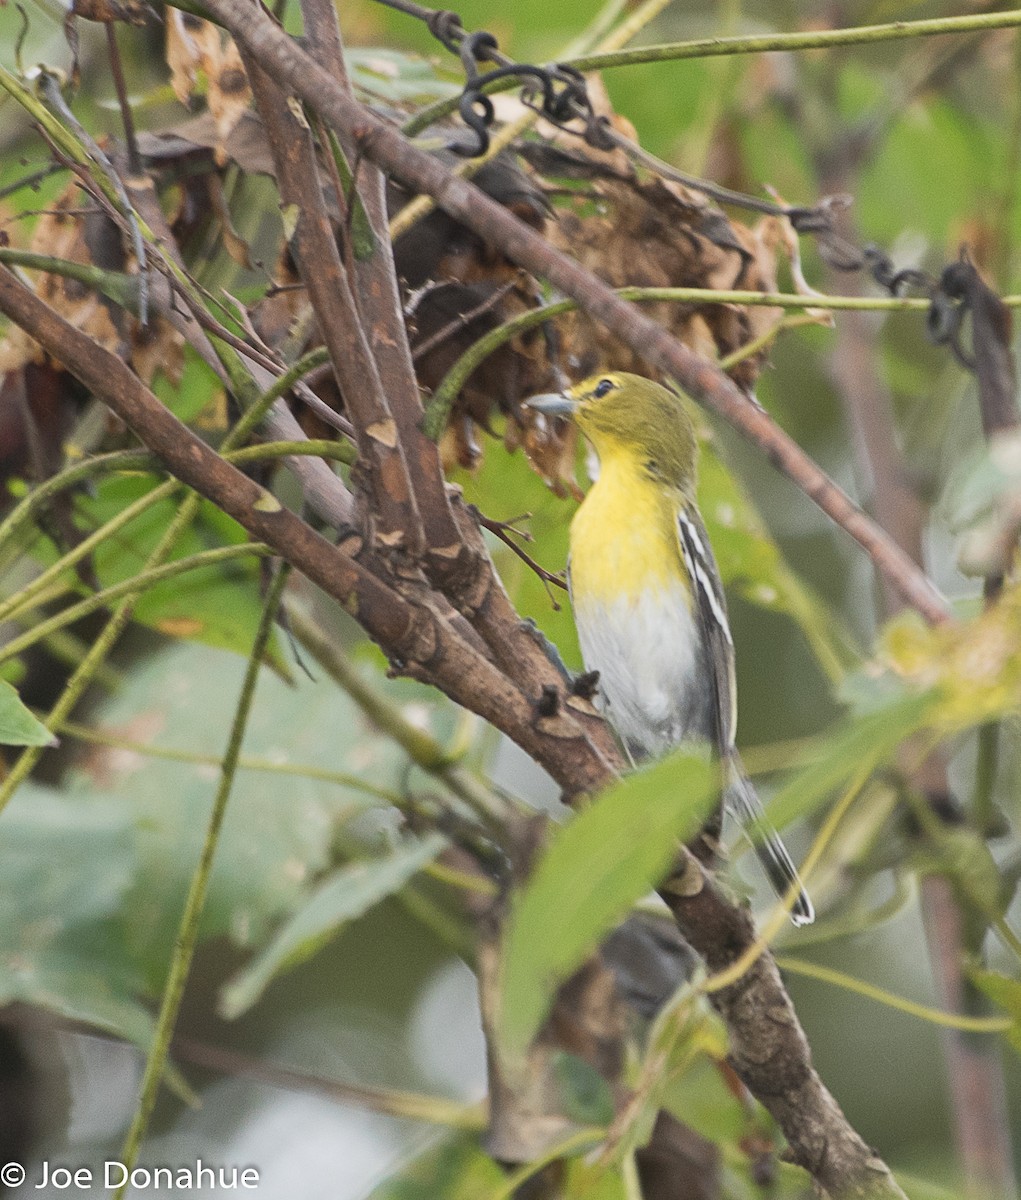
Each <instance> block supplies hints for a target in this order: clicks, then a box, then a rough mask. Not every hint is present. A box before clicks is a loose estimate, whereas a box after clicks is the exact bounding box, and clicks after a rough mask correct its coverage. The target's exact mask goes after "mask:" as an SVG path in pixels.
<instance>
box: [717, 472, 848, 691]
mask: <svg viewBox="0 0 1021 1200" xmlns="http://www.w3.org/2000/svg"><path fill="white" fill-rule="evenodd" d="M698 503H699V509H700V510H701V512H702V516H703V518H704V520H705V523H706V529H707V531H708V533H709V540H710V542H711V543H712V547H713V552H714V554H715V556H716V562H717V565H718V566H719V568H720V578H721V579H722V581H723V583H724V584H725V585H726V586H727V587H736V588H737V589H738V590H739V591H740V593H741V595H742V596H743V597H744V598H745V599H746V600H748V601H750V602H751V603H752V604H755V605H758V607H759V608H764V609H767V610H768V611H770V612H780V613H784V614H785V615H786V616H788V617H790V618H791V620H793V621H794V622H795V623H796V624H797V625H798V626H799V627H800V629H801V631H802V632H803V633H804V635H805V637H806V638H807V639H808V642H809V645H810V646H811V647H812V649H813V651H814V652H815V655H816V658H818V660H819V663H820V665H821V666H822V667H823V669H824V670H825V672H826V674H827V675H828V676H829V678H830V679H832V680H836V679H839V678H841V676H842V675H843V673H844V671H845V669H846V667H847V665H848V663H849V662H850V661H851V660H852V653H851V646H852V642H851V637H850V634H849V633H848V632H847V630H846V629H843V628H842V627H841V622H840V619H839V618H838V616H837V615H836V614H835V613H834V612H833V610H832V609H831V608H830V606H829V605H828V604H826V603H825V602H824V601H823V600H822V598H821V597H820V596H818V595H817V594H816V593H815V592H814V591H812V589H811V588H809V587H808V586H807V585H806V584H804V583H802V582H801V580H800V579H799V578H798V577H797V576H796V575H795V574H794V572H793V571H792V570H791V569H790V568H789V567H788V566H787V563H786V562H785V561H784V558H783V555H782V554H781V553H780V550H779V547H778V546H777V544H776V542H775V541H774V540H773V539H772V537H771V536H770V534H769V532H768V530H767V529H766V527H765V525H764V524H763V521H762V518H761V517H760V516H759V514H758V512H757V511H756V509H755V506H754V504H753V503H752V502H751V500H750V499H749V497H748V496H747V494H746V493H745V491H744V488H743V487H742V486H741V484H740V482H739V481H738V480H737V479H736V478H735V476H734V475H733V473H732V472H731V471H730V470H729V469H728V467H727V466H726V465H725V464H724V463H723V462H722V461H721V459H720V457H719V455H718V454H716V453H713V452H712V451H710V452H709V453H705V452H703V454H702V456H701V461H700V464H699V484H698Z"/></svg>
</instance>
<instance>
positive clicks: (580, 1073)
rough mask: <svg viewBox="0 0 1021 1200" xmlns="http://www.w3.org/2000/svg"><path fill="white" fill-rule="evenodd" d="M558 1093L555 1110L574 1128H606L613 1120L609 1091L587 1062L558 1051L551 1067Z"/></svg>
mask: <svg viewBox="0 0 1021 1200" xmlns="http://www.w3.org/2000/svg"><path fill="white" fill-rule="evenodd" d="M551 1069H552V1075H553V1078H554V1080H555V1081H556V1083H557V1086H558V1089H559V1092H560V1103H559V1105H558V1111H559V1112H561V1113H562V1114H563V1115H564V1116H565V1117H567V1118H568V1119H569V1120H571V1121H574V1122H575V1123H576V1124H578V1125H609V1124H610V1122H611V1121H612V1120H613V1115H614V1110H613V1091H612V1089H611V1087H610V1085H609V1083H607V1081H606V1080H605V1079H604V1078H603V1076H602V1075H600V1074H599V1072H598V1071H597V1070H596V1068H595V1067H594V1066H592V1064H591V1063H587V1062H586V1061H585V1060H584V1059H583V1058H579V1057H578V1056H577V1055H576V1054H568V1053H567V1051H559V1052H558V1053H557V1054H556V1055H554V1058H553V1062H552V1064H551Z"/></svg>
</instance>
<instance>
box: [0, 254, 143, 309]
mask: <svg viewBox="0 0 1021 1200" xmlns="http://www.w3.org/2000/svg"><path fill="white" fill-rule="evenodd" d="M0 263H3V264H4V265H5V266H8V267H24V268H25V269H26V270H28V271H46V272H48V273H49V274H50V275H60V276H63V278H65V279H74V280H77V282H78V283H80V284H83V285H84V286H85V287H87V288H91V289H92V290H93V291H94V292H99V293H101V294H102V295H104V296H106V297H107V299H108V300H112V301H113V302H114V304H119V305H120V306H121V308H126V309H128V311H129V312H137V310H138V276H137V275H125V274H124V273H123V272H121V271H104V270H103V268H102V267H96V266H93V265H92V263H80V262H73V261H72V260H71V259H69V258H52V257H51V256H50V255H49V254H36V253H35V252H34V251H32V250H15V249H13V248H12V247H10V246H0Z"/></svg>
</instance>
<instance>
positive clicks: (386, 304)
mask: <svg viewBox="0 0 1021 1200" xmlns="http://www.w3.org/2000/svg"><path fill="white" fill-rule="evenodd" d="M301 9H302V14H303V16H304V19H305V29H306V34H307V37H308V45H309V52H310V53H311V55H312V57H313V58H314V59H315V60H316V61H317V62H318V63H320V64H321V65H322V66H323V67H324V68H325V69H326V70H327V71H329V72H330V73H331V74H332V75H333V76H334V77H335V78H336V79H337V80H338V82H339V83H340V86H341V87H344V88H345V89H347V91H348V94H349V95H350V87H349V85H348V83H347V75H346V71H345V69H344V55H343V49H342V46H341V40H340V26H339V25H338V23H337V13H336V9H335V7H334V5H333V3H332V0H302V6H301ZM343 140H344V142H345V143H346V145H347V147H348V148H349V149H351V148H353V147H352V143H351V141H350V139H343ZM350 165H351V166H352V167H353V169H354V171H355V184H356V186H357V189H358V195H359V198H360V199H361V202H362V206H363V209H364V211H365V214H366V216H367V217H368V221H369V225H370V226H371V228H372V232H373V235H374V238H375V248H374V250H373V252H372V254H370V255H369V256H368V257H367V258H364V259H358V258H356V259H355V263H354V279H355V288H354V290H355V296H356V299H357V302H358V307H359V311H360V312H361V315H362V320H363V323H364V327H365V334H366V337H367V338H368V339H369V345H370V347H371V349H372V354H373V357H374V358H375V360H376V365H377V367H378V369H379V374H380V378H381V379H382V381H383V389H384V391H385V393H386V395H387V397H388V399H389V402H390V409H391V412H392V413H393V417H394V420H395V421H396V422H397V429H398V437H399V440H400V444H401V446H402V448H403V450H404V455H405V459H406V461H407V465H408V472H409V474H410V476H411V483H412V489H413V491H414V494H415V499H416V501H417V503H418V509H419V512H420V514H421V518H422V525H423V528H424V530H425V540H426V547H425V552H426V568H427V570H428V572H429V575H430V577H431V578H433V579H435V580H437V581H442V580H445V579H449V578H451V577H452V576H455V575H458V574H460V573H461V572H463V571H464V570H465V568H466V567H467V568H468V569H469V570H470V569H471V568H472V566H473V565H474V564H472V563H470V562H465V559H466V558H467V553H466V550H465V547H464V544H463V543H462V541H461V539H460V537H459V535H458V531H457V526H456V524H455V522H454V516H453V513H452V512H451V510H450V505H449V504H448V502H447V492H446V487H445V483H444V479H443V470H442V468H441V466H440V456H439V452H438V451H437V448H436V444H435V443H434V442H433V441H432V440H431V439H430V438H428V437H426V435H425V433H424V432H423V431H422V416H423V413H422V402H421V398H420V396H419V390H418V381H417V380H416V378H415V368H414V365H413V363H412V359H411V349H410V347H409V345H408V335H407V331H406V329H405V325H404V317H403V313H402V310H401V299H400V290H399V288H398V284H397V271H396V269H395V267H394V259H393V248H392V246H391V243H390V238H389V236H388V234H387V211H386V193H385V178H384V176H383V172H382V171H381V170H380V169H379V168H378V167H377V166H375V165H374V164H372V163H369V162H366V161H365V160H364V159H360V158H359V160H358V161H356V162H354V163H352V164H350Z"/></svg>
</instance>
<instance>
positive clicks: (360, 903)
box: [219, 834, 446, 1019]
mask: <svg viewBox="0 0 1021 1200" xmlns="http://www.w3.org/2000/svg"><path fill="white" fill-rule="evenodd" d="M445 844H446V842H445V839H444V838H442V837H440V835H439V834H432V835H431V836H429V837H427V838H425V839H423V840H422V841H418V840H415V841H409V842H407V843H406V844H404V845H403V846H400V847H398V848H397V849H396V850H395V851H394V852H393V853H392V854H389V855H387V856H386V857H385V858H375V859H366V860H364V861H363V862H358V863H352V864H351V865H350V866H347V867H342V868H341V869H340V870H339V871H337V872H335V873H334V874H333V875H330V876H328V877H327V878H326V879H325V880H324V881H323V882H322V883H320V884H319V886H318V887H317V888H316V889H315V891H314V892H313V893H312V895H311V897H310V898H309V900H308V902H307V903H306V904H305V905H304V906H303V907H302V908H299V909H298V911H297V912H296V913H295V914H294V915H293V916H292V917H290V918H289V920H287V921H285V922H284V924H283V926H282V927H281V928H280V929H278V930H277V932H276V934H275V936H274V937H273V938H272V940H271V941H270V943H269V945H268V946H267V947H266V948H265V950H263V951H262V952H261V953H260V954H259V955H257V956H256V958H255V959H254V960H253V961H252V962H251V963H249V964H248V966H247V967H245V968H244V970H243V971H240V972H239V973H238V974H237V975H235V976H234V978H233V979H232V980H231V982H230V983H228V984H227V986H226V987H225V988H224V989H223V992H222V994H221V997H220V1006H219V1007H220V1012H221V1014H222V1015H223V1016H225V1017H227V1018H229V1019H232V1018H234V1017H239V1016H240V1015H241V1014H242V1013H243V1012H247V1011H248V1009H250V1008H251V1007H252V1005H253V1004H254V1003H255V1002H256V1001H257V1000H258V999H259V997H260V996H261V995H262V993H263V992H264V991H265V990H266V988H267V987H268V986H269V984H270V982H271V981H272V980H273V979H274V978H275V977H276V976H277V975H280V974H282V973H283V972H284V971H289V970H291V968H293V967H296V966H297V965H298V964H299V963H302V962H305V961H306V960H307V959H309V958H311V957H312V956H313V955H314V954H315V953H317V951H319V950H320V949H322V947H323V946H324V945H326V943H327V942H329V941H330V940H331V939H332V938H334V937H336V935H337V934H338V933H339V931H340V930H341V928H342V927H343V926H344V925H346V924H347V923H348V922H349V921H353V920H354V919H355V918H356V917H360V916H361V915H362V913H364V912H366V911H367V910H368V909H369V908H371V907H372V905H374V904H377V903H378V902H379V901H380V900H384V899H385V898H386V897H387V896H390V895H392V894H393V893H394V892H396V891H398V890H399V889H400V888H402V887H403V886H404V884H405V883H407V882H408V880H409V879H410V878H411V877H412V875H414V874H416V873H417V872H418V871H420V870H421V869H422V867H424V866H425V865H426V863H428V862H431V861H432V859H434V858H435V857H436V855H437V854H438V853H439V852H440V850H442V849H443V847H444V845H445Z"/></svg>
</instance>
